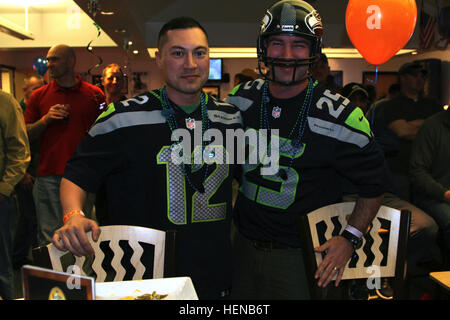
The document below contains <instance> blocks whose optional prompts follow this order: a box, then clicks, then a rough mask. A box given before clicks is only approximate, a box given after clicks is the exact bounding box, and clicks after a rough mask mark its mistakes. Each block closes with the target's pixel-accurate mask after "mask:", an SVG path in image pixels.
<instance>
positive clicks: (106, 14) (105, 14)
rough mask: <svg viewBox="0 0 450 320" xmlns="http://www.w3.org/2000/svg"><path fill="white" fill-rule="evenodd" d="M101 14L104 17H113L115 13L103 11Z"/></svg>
mask: <svg viewBox="0 0 450 320" xmlns="http://www.w3.org/2000/svg"><path fill="white" fill-rule="evenodd" d="M100 14H102V15H104V16H112V15H113V14H114V11H101V12H100Z"/></svg>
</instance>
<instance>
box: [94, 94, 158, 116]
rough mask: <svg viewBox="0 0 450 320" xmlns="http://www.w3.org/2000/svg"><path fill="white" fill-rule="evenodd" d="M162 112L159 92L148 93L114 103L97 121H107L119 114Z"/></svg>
mask: <svg viewBox="0 0 450 320" xmlns="http://www.w3.org/2000/svg"><path fill="white" fill-rule="evenodd" d="M153 110H161V103H160V100H159V90H152V91H147V92H144V93H142V94H139V95H137V96H135V97H133V98H129V99H125V100H122V101H117V102H113V103H111V104H109V105H108V107H107V108H106V110H105V111H104V112H103V113H102V114H101V115H100V117H98V119H97V121H105V120H107V119H108V118H110V117H112V116H113V115H115V114H118V113H125V112H136V111H153Z"/></svg>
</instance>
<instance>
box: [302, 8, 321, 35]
mask: <svg viewBox="0 0 450 320" xmlns="http://www.w3.org/2000/svg"><path fill="white" fill-rule="evenodd" d="M305 24H306V26H307V27H308V29H309V31H311V33H314V34H316V29H321V30H322V19H321V18H320V16H319V14H318V13H317V11H316V10H314V11H311V12H310V13H308V14H307V15H306V17H305Z"/></svg>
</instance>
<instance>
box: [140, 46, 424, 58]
mask: <svg viewBox="0 0 450 320" xmlns="http://www.w3.org/2000/svg"><path fill="white" fill-rule="evenodd" d="M147 50H148V53H149V54H150V57H151V58H154V57H155V52H156V51H157V50H158V49H157V48H148V49H147ZM322 52H323V53H325V54H326V55H327V57H328V58H336V59H338V58H342V59H362V56H361V54H360V53H359V52H358V50H356V49H354V48H324V49H322ZM414 52H416V50H415V49H401V50H400V51H399V52H397V55H401V54H406V53H412V54H413V53H414ZM209 56H210V57H211V58H257V57H258V56H257V53H256V48H248V47H247V48H232V47H226V48H209Z"/></svg>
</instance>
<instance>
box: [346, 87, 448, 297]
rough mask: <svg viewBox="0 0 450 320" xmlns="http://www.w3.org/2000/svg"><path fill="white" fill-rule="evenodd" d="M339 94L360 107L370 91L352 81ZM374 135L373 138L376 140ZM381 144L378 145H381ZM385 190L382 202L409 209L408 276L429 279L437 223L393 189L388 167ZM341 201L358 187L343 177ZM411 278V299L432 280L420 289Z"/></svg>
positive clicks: (387, 290) (436, 254)
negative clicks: (342, 196)
mask: <svg viewBox="0 0 450 320" xmlns="http://www.w3.org/2000/svg"><path fill="white" fill-rule="evenodd" d="M342 94H343V95H344V96H345V97H347V98H348V99H349V100H350V102H352V103H353V104H354V105H356V106H359V107H361V108H362V107H366V106H368V103H369V93H368V92H367V91H366V89H365V86H364V85H363V84H361V83H355V82H351V83H349V84H347V85H345V86H344V88H343V90H342ZM374 134H375V140H376V141H377V142H378V139H377V136H376V134H377V133H375V131H374ZM383 146H384V145H381V147H382V148H383ZM385 177H386V178H385V181H386V186H387V187H386V189H387V192H386V193H385V194H384V198H383V205H385V206H387V207H390V208H395V209H398V210H409V211H410V212H411V225H410V228H409V234H410V238H409V240H408V252H407V257H406V258H407V262H408V269H407V275H408V277H409V278H410V279H412V278H418V277H422V278H423V277H425V278H426V279H425V281H422V282H424V283H425V282H426V281H428V280H429V279H428V274H429V272H431V271H433V267H435V266H438V265H440V264H441V263H442V257H441V253H440V249H439V247H438V245H437V242H436V238H437V234H438V225H437V224H436V222H435V221H434V220H433V218H431V217H430V216H429V215H428V214H427V213H425V212H424V211H422V210H421V209H419V208H418V207H416V206H415V205H413V204H412V203H410V202H408V201H406V200H403V199H400V198H399V197H398V196H397V195H396V194H395V191H394V190H393V187H392V185H393V183H392V181H393V179H392V174H391V172H390V171H389V169H388V168H387V170H386V173H385ZM343 190H344V194H345V195H344V201H355V199H356V197H357V194H356V192H357V189H356V186H354V185H353V184H352V183H351V182H350V181H349V180H348V179H343ZM386 280H387V279H385V280H384V283H383V285H382V287H381V290H379V291H377V293H378V294H379V295H380V297H382V298H384V299H388V298H391V297H392V293H393V291H392V289H391V287H390V284H389V282H386ZM413 282H414V281H411V282H410V287H409V294H410V297H411V298H413V299H414V298H420V297H422V296H423V295H424V294H425V293H426V292H428V290H429V288H430V287H431V281H428V283H427V284H428V286H424V288H420V287H418V286H415V285H414V283H413Z"/></svg>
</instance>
